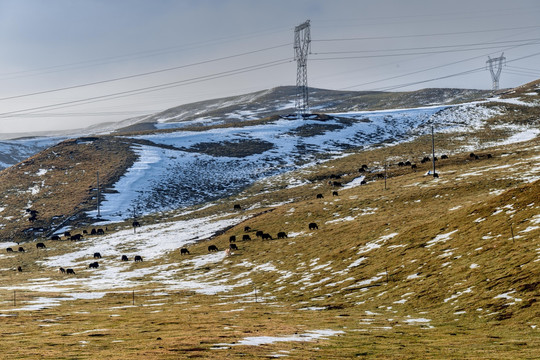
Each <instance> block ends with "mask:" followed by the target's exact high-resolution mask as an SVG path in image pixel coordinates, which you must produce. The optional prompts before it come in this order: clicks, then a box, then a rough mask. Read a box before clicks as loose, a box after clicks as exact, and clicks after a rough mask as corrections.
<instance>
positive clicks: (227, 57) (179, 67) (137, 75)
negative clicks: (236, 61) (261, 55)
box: [0, 43, 291, 101]
mask: <svg viewBox="0 0 540 360" xmlns="http://www.w3.org/2000/svg"><path fill="white" fill-rule="evenodd" d="M290 45H291V43H289V44H282V45H276V46H271V47H267V48H264V49H258V50H253V51H248V52H244V53H240V54H235V55H229V56H223V57H220V58H215V59H210V60H204V61H199V62H195V63H191V64H186V65H180V66H174V67H170V68H165V69H159V70H154V71H148V72H144V73H139V74H133V75H127V76H122V77H118V78H113V79H107V80H100V81H94V82H91V83H86V84H79V85H73V86H66V87H63V88H58V89H51V90H43V91H37V92H33V93H28V94H21V95H13V96H8V97H4V98H0V101H4V100H13V99H19V98H23V97H28V96H35V95H42V94H49V93H53V92H58V91H65V90H73V89H78V88H82V87H87V86H93V85H98V84H106V83H110V82H114V81H121V80H127V79H133V78H138V77H142V76H148V75H154V74H159V73H164V72H168V71H173V70H178V69H184V68H187V67H192V66H197V65H202V64H208V63H211V62H216V61H222V60H227V59H233V58H236V57H241V56H245V55H251V54H255V53H258V52H263V51H268V50H273V49H277V48H280V47H284V46H290Z"/></svg>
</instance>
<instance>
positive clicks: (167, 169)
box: [90, 104, 536, 221]
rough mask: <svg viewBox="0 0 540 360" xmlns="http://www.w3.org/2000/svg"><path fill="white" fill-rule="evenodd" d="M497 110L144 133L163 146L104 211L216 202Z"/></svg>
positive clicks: (430, 110)
mask: <svg viewBox="0 0 540 360" xmlns="http://www.w3.org/2000/svg"><path fill="white" fill-rule="evenodd" d="M493 114H494V110H488V109H486V108H483V107H482V106H481V105H480V104H465V105H461V106H432V107H423V108H417V109H399V110H386V111H371V112H355V113H339V114H332V115H334V116H335V117H334V118H333V119H331V120H325V121H322V120H313V119H310V120H303V119H302V120H300V119H294V118H293V119H285V118H282V119H279V120H277V121H274V122H272V123H270V124H265V125H255V126H245V127H227V128H221V129H214V130H210V131H205V132H197V131H183V130H181V129H179V130H178V131H175V132H172V133H167V134H159V135H157V134H156V135H145V136H139V137H138V138H139V139H144V140H148V141H151V142H152V143H153V144H155V145H154V146H152V145H140V146H138V147H137V148H136V149H135V150H136V152H137V154H138V155H139V159H138V161H137V162H136V163H135V164H134V165H133V167H132V168H131V169H129V171H128V172H127V173H126V174H125V175H124V176H123V177H122V178H121V179H120V181H118V182H117V184H116V185H115V188H114V190H116V191H117V192H116V193H111V194H107V195H106V196H105V200H104V201H103V202H102V207H101V215H102V216H103V218H105V219H107V220H109V221H118V220H123V219H125V218H129V217H131V216H132V214H133V212H136V213H138V214H144V213H150V212H156V211H163V210H170V209H178V208H181V207H184V206H190V205H194V204H199V203H203V202H206V201H212V200H215V199H219V198H222V197H224V196H228V195H230V194H234V193H236V192H238V191H240V190H241V189H243V188H245V187H247V186H249V185H251V184H253V183H254V182H256V181H258V180H262V179H265V178H267V177H268V176H271V175H276V174H280V173H284V172H286V171H290V170H294V169H298V168H301V167H303V166H306V165H310V164H313V162H317V161H320V160H322V159H324V158H330V157H337V156H341V155H342V153H343V151H344V150H346V149H349V148H358V147H369V146H371V145H373V144H377V143H381V142H393V143H395V142H399V141H405V140H410V139H412V138H413V137H414V136H416V135H418V134H422V133H426V132H427V131H428V127H429V126H428V125H429V124H431V122H434V123H435V124H436V126H437V129H439V130H440V131H449V130H450V129H453V128H454V129H462V128H467V127H469V128H470V127H474V126H477V125H478V124H479V123H481V122H482V121H483V120H485V119H487V118H489V117H490V116H492V115H493ZM343 118H346V119H347V120H343ZM429 128H430V127H429ZM535 135H536V134H535ZM245 142H247V143H248V145H246V146H251V145H253V144H264V146H266V147H263V148H257V149H253V150H250V151H248V153H247V154H242V155H235V154H232V153H230V152H227V151H226V150H225V151H224V152H223V153H220V154H218V155H216V154H212V155H210V154H209V153H208V152H204V151H202V150H200V149H201V148H204V147H208V146H210V147H211V146H215V147H220V146H222V145H223V144H231V143H232V144H244V143H245ZM268 146H270V148H268ZM90 215H91V216H95V215H96V213H95V212H93V213H90Z"/></svg>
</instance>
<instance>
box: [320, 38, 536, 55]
mask: <svg viewBox="0 0 540 360" xmlns="http://www.w3.org/2000/svg"><path fill="white" fill-rule="evenodd" d="M538 41H540V38H533V39H522V40H506V41H494V42H483V43H473V44H458V45H439V46H422V47H409V48H397V49H381V50H350V51H326V52H324V51H318V52H316V53H311V54H312V55H327V54H357V53H373V52H394V51H411V50H432V49H452V48H468V47H475V46H486V45H496V44H499V45H500V44H507V43H516V42H520V43H524V44H522V45H534V44H538ZM492 48H496V47H495V46H493V47H481V48H475V49H463V50H461V49H453V50H449V51H448V52H451V51H470V50H483V49H492ZM497 48H498V46H497ZM444 52H446V51H444ZM433 53H438V52H433ZM415 54H426V53H403V54H398V55H415ZM428 54H429V53H428ZM374 56H387V55H374ZM391 56H394V55H393V54H392V55H391Z"/></svg>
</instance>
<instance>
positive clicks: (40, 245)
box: [36, 242, 45, 249]
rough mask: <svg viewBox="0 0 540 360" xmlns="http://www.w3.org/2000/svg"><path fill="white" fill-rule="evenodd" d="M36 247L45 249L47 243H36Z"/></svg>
mask: <svg viewBox="0 0 540 360" xmlns="http://www.w3.org/2000/svg"><path fill="white" fill-rule="evenodd" d="M36 248H37V249H45V244H44V243H42V242H39V243H37V244H36Z"/></svg>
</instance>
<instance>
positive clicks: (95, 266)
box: [88, 261, 99, 269]
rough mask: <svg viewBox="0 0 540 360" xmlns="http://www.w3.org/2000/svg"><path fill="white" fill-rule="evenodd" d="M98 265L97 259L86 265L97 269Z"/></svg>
mask: <svg viewBox="0 0 540 360" xmlns="http://www.w3.org/2000/svg"><path fill="white" fill-rule="evenodd" d="M98 267H99V263H98V262H97V261H95V262H93V263H90V265H88V268H90V269H97V268H98Z"/></svg>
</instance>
